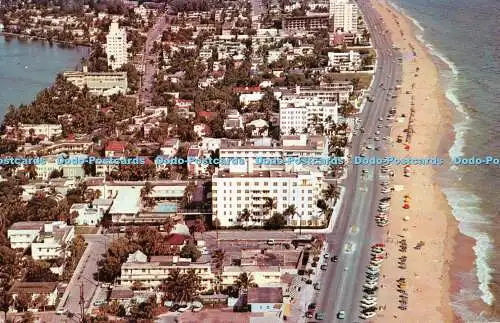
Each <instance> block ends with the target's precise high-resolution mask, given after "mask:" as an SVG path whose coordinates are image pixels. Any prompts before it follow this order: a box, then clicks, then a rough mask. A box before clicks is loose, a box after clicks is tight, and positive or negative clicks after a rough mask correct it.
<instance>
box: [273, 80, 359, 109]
mask: <svg viewBox="0 0 500 323" xmlns="http://www.w3.org/2000/svg"><path fill="white" fill-rule="evenodd" d="M353 91H354V87H353V85H352V84H351V83H350V82H347V81H340V82H333V83H323V84H321V85H320V86H299V85H298V86H296V87H295V88H294V89H283V90H281V89H280V90H278V91H277V92H275V94H277V93H278V92H280V95H279V97H283V98H284V97H287V96H288V97H291V98H301V97H317V98H318V99H321V100H329V101H336V102H337V103H339V104H340V103H342V102H345V101H349V96H350V95H351V93H352V92H353Z"/></svg>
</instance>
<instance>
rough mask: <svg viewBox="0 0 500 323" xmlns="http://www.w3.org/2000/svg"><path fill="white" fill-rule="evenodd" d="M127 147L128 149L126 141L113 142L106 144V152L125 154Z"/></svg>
mask: <svg viewBox="0 0 500 323" xmlns="http://www.w3.org/2000/svg"><path fill="white" fill-rule="evenodd" d="M125 147H127V143H126V142H125V141H116V140H112V141H110V142H108V143H107V144H106V151H114V152H123V151H125Z"/></svg>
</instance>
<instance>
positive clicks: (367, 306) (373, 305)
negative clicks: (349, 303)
mask: <svg viewBox="0 0 500 323" xmlns="http://www.w3.org/2000/svg"><path fill="white" fill-rule="evenodd" d="M359 306H361V307H362V308H365V309H366V308H370V307H375V306H377V303H372V304H360V305H359Z"/></svg>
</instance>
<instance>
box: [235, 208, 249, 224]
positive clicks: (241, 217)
mask: <svg viewBox="0 0 500 323" xmlns="http://www.w3.org/2000/svg"><path fill="white" fill-rule="evenodd" d="M250 216H251V214H250V211H248V209H247V208H244V209H243V211H241V213H240V215H239V216H238V220H237V221H238V222H247V221H248V220H250Z"/></svg>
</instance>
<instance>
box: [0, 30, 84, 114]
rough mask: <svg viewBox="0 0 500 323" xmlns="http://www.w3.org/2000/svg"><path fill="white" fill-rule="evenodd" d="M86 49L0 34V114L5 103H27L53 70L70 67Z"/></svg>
mask: <svg viewBox="0 0 500 323" xmlns="http://www.w3.org/2000/svg"><path fill="white" fill-rule="evenodd" d="M87 53H88V49H87V48H85V47H78V48H72V49H65V48H60V47H59V46H57V45H55V44H54V45H53V46H50V45H49V44H48V43H42V42H40V41H19V40H17V39H15V38H13V39H12V40H10V41H7V40H6V39H5V38H4V37H3V36H0V118H1V117H3V115H4V114H5V111H6V110H7V107H8V106H9V104H13V105H16V106H17V105H19V104H21V103H24V104H28V103H31V102H32V101H33V99H34V98H35V96H36V94H37V93H38V91H40V90H41V89H43V88H46V87H47V86H49V85H50V84H51V83H52V82H53V81H54V79H55V78H56V76H57V74H58V73H60V72H62V71H64V70H67V69H74V68H75V67H76V66H77V65H78V64H79V62H80V59H81V58H82V57H84V56H86V55H87Z"/></svg>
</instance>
